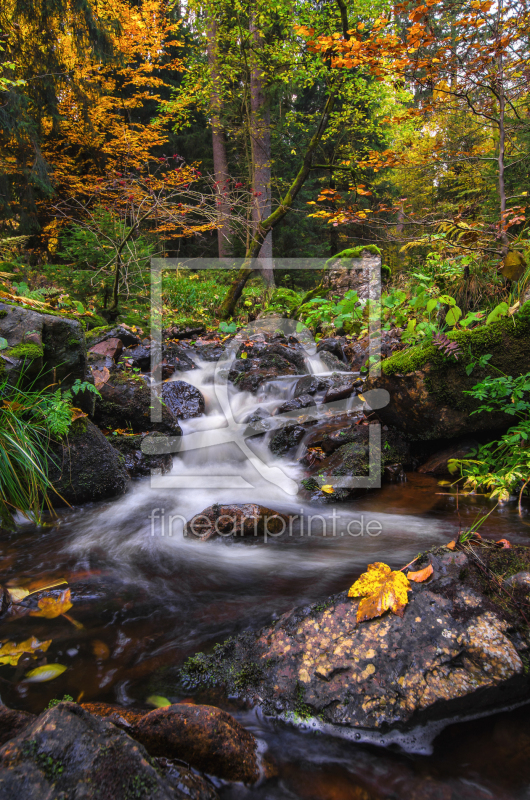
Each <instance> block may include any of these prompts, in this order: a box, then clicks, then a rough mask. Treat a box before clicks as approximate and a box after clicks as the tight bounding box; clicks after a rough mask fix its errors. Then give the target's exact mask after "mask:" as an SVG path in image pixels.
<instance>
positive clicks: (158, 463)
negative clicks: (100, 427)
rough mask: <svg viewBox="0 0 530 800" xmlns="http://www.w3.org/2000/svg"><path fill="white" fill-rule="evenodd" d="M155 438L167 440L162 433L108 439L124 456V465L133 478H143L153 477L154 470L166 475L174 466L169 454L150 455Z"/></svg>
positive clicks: (113, 436)
mask: <svg viewBox="0 0 530 800" xmlns="http://www.w3.org/2000/svg"><path fill="white" fill-rule="evenodd" d="M153 437H158V438H160V439H162V440H165V438H166V437H165V436H164V434H162V433H157V432H154V433H151V434H142V433H138V434H132V435H126V434H117V435H111V436H109V437H108V441H109V442H110V443H111V444H112V446H113V447H114V448H115V449H116V450H118V452H119V453H121V455H122V456H123V459H124V461H123V465H124V467H125V469H126V470H127V472H128V473H129V475H130V476H131V478H141V477H145V476H147V475H151V471H152V470H157V471H158V473H159V474H161V475H165V474H166V473H167V472H170V471H171V468H172V466H173V456H172V455H171V453H170V452H167V453H159V452H156V451H155V452H154V453H149V446H148V445H149V443H151V442H152V441H153ZM155 450H156V448H155Z"/></svg>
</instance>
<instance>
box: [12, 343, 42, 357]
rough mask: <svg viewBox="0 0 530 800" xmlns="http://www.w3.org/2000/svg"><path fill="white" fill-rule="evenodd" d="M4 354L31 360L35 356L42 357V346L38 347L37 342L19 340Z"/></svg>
mask: <svg viewBox="0 0 530 800" xmlns="http://www.w3.org/2000/svg"><path fill="white" fill-rule="evenodd" d="M6 355H7V356H9V358H27V359H29V360H30V361H33V360H35V359H37V358H42V356H43V355H44V350H43V348H42V347H39V345H38V344H33V343H32V342H27V343H26V342H21V343H20V344H17V345H15V347H12V348H11V349H10V350H8V351H7V352H6Z"/></svg>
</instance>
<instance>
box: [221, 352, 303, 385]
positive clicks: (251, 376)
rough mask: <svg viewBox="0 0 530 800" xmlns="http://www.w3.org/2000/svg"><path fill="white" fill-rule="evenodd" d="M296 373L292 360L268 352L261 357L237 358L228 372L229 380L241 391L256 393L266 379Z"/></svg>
mask: <svg viewBox="0 0 530 800" xmlns="http://www.w3.org/2000/svg"><path fill="white" fill-rule="evenodd" d="M296 374H297V370H296V367H295V366H294V365H293V364H292V363H291V362H290V361H288V360H287V359H286V358H283V356H281V355H277V354H276V353H268V354H265V355H264V356H263V357H261V358H252V359H251V358H246V359H243V358H237V359H236V360H235V361H234V363H233V365H232V367H231V369H230V371H229V373H228V380H229V381H231V383H233V384H234V386H236V387H237V389H239V391H241V392H252V393H253V394H255V393H256V392H257V391H258V389H259V387H260V386H261V384H262V383H265V382H266V381H270V380H274V379H275V378H278V377H280V376H283V375H296Z"/></svg>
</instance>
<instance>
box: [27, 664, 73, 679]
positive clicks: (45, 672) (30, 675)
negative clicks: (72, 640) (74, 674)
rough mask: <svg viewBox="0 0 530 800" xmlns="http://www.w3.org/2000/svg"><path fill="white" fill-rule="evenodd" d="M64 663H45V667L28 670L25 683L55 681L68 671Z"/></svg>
mask: <svg viewBox="0 0 530 800" xmlns="http://www.w3.org/2000/svg"><path fill="white" fill-rule="evenodd" d="M66 669H67V668H66V667H65V666H64V664H45V665H44V666H43V667H37V668H36V669H31V670H30V671H29V672H26V675H25V676H24V683H45V682H46V681H53V679H54V678H57V677H58V676H59V675H62V674H63V672H66Z"/></svg>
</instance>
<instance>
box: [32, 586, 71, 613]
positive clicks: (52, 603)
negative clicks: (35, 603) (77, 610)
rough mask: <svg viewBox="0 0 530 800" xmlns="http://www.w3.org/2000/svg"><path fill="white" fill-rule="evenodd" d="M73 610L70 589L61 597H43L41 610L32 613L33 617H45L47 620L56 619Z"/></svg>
mask: <svg viewBox="0 0 530 800" xmlns="http://www.w3.org/2000/svg"><path fill="white" fill-rule="evenodd" d="M71 608H72V603H71V600H70V589H66V590H65V591H64V592H61V594H60V595H59V597H43V598H41V599H40V600H39V610H38V611H30V616H31V617H45V618H46V619H54V618H55V617H60V616H61V614H64V613H65V612H66V611H69V610H70V609H71Z"/></svg>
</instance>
